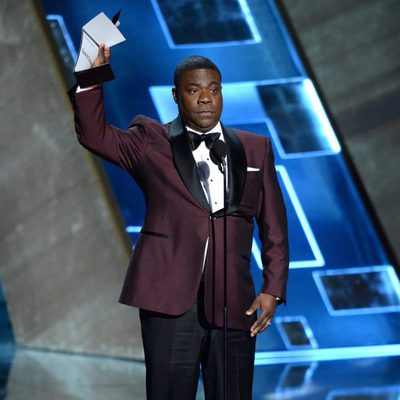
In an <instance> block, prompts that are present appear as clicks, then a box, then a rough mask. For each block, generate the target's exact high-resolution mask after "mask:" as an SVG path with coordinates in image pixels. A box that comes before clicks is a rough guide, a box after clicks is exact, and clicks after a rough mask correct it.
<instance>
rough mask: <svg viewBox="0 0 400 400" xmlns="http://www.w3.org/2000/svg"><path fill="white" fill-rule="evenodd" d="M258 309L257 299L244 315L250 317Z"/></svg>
mask: <svg viewBox="0 0 400 400" xmlns="http://www.w3.org/2000/svg"><path fill="white" fill-rule="evenodd" d="M258 307H260V302H259V301H258V299H255V300H254V301H253V303H252V304H251V306H250V307H249V309H248V310H247V311H246V315H252V314H253V313H254V311H257V309H258Z"/></svg>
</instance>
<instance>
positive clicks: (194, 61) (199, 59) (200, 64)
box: [174, 56, 222, 88]
mask: <svg viewBox="0 0 400 400" xmlns="http://www.w3.org/2000/svg"><path fill="white" fill-rule="evenodd" d="M195 69H212V70H214V71H217V72H218V75H219V78H220V79H221V78H222V76H221V71H220V70H219V69H218V67H217V66H216V65H215V64H214V63H213V62H212V61H211V60H210V59H209V58H207V57H203V56H190V57H187V58H185V59H184V60H183V61H181V62H180V63H179V64H178V65H177V66H176V68H175V72H174V85H175V87H176V88H178V87H179V82H180V79H181V76H182V75H183V74H185V73H186V72H189V71H193V70H195Z"/></svg>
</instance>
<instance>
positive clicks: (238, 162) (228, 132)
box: [222, 126, 247, 214]
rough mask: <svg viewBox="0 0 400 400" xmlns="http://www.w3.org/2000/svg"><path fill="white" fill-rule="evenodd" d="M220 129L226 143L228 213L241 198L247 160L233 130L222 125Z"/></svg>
mask: <svg viewBox="0 0 400 400" xmlns="http://www.w3.org/2000/svg"><path fill="white" fill-rule="evenodd" d="M222 129H223V132H224V139H225V142H226V144H227V145H228V174H229V175H228V176H229V181H228V184H229V207H228V214H229V213H233V212H234V211H236V210H237V208H238V207H239V205H240V201H241V200H242V196H243V191H244V185H245V183H246V171H247V160H246V153H245V151H244V148H243V145H242V142H241V141H240V139H239V138H238V137H237V136H236V134H235V132H234V131H233V130H232V129H231V128H228V127H226V126H222Z"/></svg>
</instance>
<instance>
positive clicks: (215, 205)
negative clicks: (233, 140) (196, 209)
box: [186, 122, 225, 213]
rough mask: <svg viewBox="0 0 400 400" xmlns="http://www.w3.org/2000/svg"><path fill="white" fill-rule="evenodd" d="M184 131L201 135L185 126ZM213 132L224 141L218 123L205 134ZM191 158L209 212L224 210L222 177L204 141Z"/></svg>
mask: <svg viewBox="0 0 400 400" xmlns="http://www.w3.org/2000/svg"><path fill="white" fill-rule="evenodd" d="M186 129H187V130H188V131H191V132H194V133H196V134H198V135H202V134H203V133H202V132H197V131H195V130H194V129H192V128H189V127H188V126H186ZM214 132H220V133H221V136H220V137H219V140H222V141H223V142H224V141H225V140H224V135H223V133H222V127H221V123H220V122H218V124H217V125H216V126H215V127H214V128H212V129H211V130H210V131H208V132H206V133H205V134H206V135H208V134H209V133H214ZM193 157H194V159H195V161H196V165H197V171H198V173H199V177H200V182H201V186H202V187H203V190H204V194H205V196H206V199H207V201H208V204H209V205H210V208H211V211H212V212H213V213H214V212H216V211H218V210H221V209H222V208H224V175H223V174H222V173H221V171H220V170H219V169H218V166H217V165H216V164H214V163H213V162H212V161H211V158H210V150H209V149H208V148H207V146H206V144H205V142H204V141H203V142H201V143H200V145H199V147H197V149H195V150H193Z"/></svg>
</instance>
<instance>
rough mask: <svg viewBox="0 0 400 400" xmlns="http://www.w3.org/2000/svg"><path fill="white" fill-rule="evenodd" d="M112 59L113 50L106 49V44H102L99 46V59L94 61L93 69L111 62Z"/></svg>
mask: <svg viewBox="0 0 400 400" xmlns="http://www.w3.org/2000/svg"><path fill="white" fill-rule="evenodd" d="M110 58H111V49H110V48H109V47H106V45H105V44H104V43H101V44H100V46H99V51H98V53H97V57H96V58H95V59H94V61H93V63H92V68H94V67H98V66H99V65H103V64H106V63H108V62H110Z"/></svg>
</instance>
